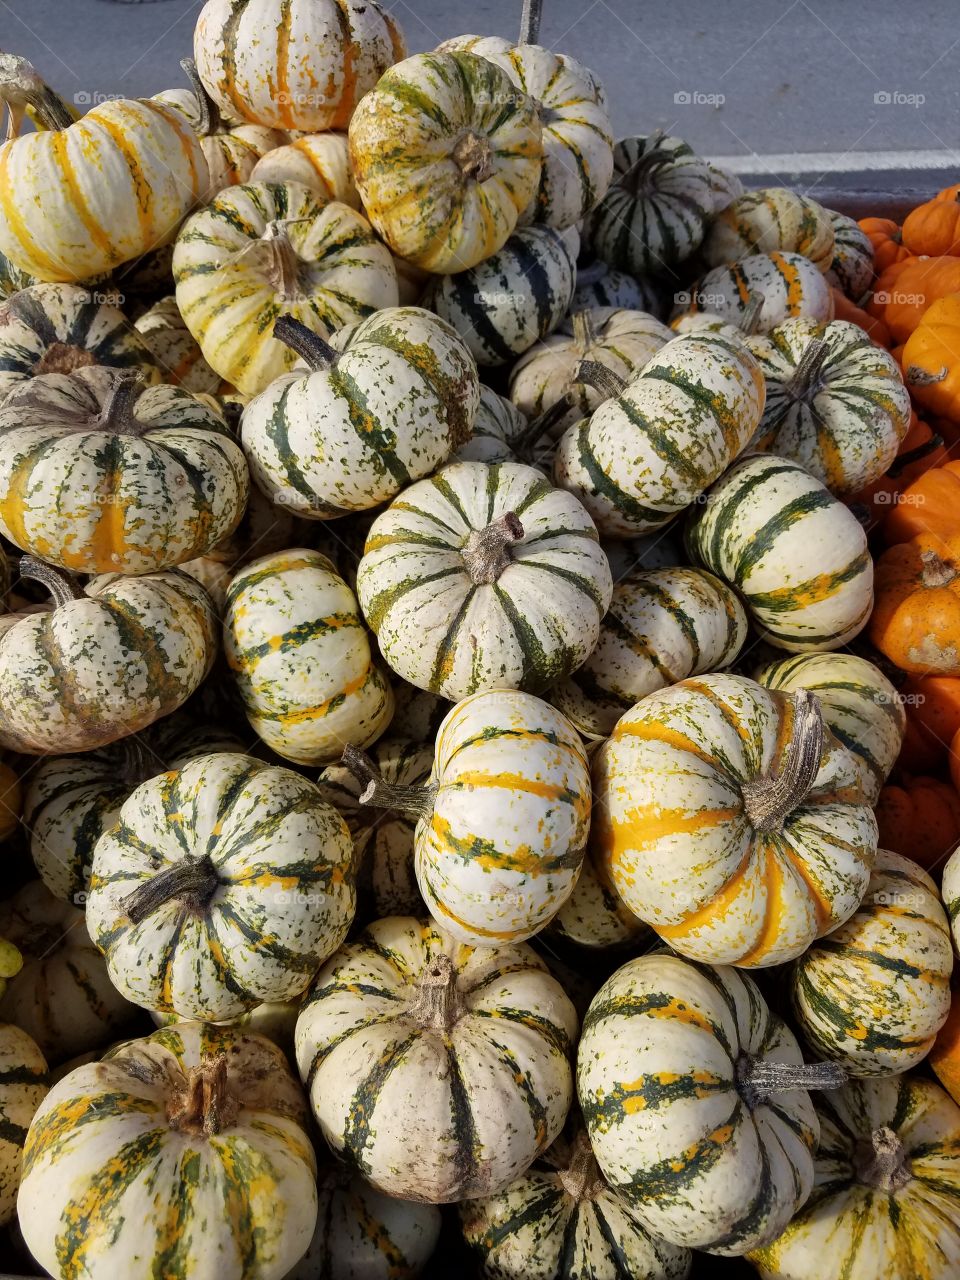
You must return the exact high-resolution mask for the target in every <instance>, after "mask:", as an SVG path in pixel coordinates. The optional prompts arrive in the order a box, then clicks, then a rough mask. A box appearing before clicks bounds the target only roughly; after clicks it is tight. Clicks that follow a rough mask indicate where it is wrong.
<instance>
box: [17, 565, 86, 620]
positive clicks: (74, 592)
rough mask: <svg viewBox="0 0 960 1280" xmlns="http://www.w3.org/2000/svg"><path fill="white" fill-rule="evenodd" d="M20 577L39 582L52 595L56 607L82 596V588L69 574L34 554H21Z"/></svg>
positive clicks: (80, 598) (79, 598)
mask: <svg viewBox="0 0 960 1280" xmlns="http://www.w3.org/2000/svg"><path fill="white" fill-rule="evenodd" d="M18 568H19V570H20V577H21V578H29V579H30V580H31V581H33V582H39V583H40V585H41V586H43V587H46V589H47V590H48V591H49V592H50V594H51V596H52V597H53V606H54V608H55V609H58V608H59V607H60V606H61V605H64V604H70V603H71V602H72V601H74V600H82V599H83V598H84V592H83V588H82V587H81V586H80V584H79V583H78V582H77V581H76V580H75V579H74V578H71V577H70V575H69V574H66V573H61V572H60V570H59V569H54V568H53V566H52V565H49V564H45V563H44V562H43V561H42V560H38V559H37V558H36V556H21V558H20V564H19V566H18Z"/></svg>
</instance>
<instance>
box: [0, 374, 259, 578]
mask: <svg viewBox="0 0 960 1280" xmlns="http://www.w3.org/2000/svg"><path fill="white" fill-rule="evenodd" d="M249 486H250V480H249V474H248V472H247V466H246V463H245V461H244V457H243V451H242V450H241V449H240V447H239V445H238V444H237V443H236V441H234V440H233V439H232V438H231V436H230V433H229V432H228V431H227V429H226V427H225V425H224V423H223V419H222V418H221V417H220V415H219V414H218V413H216V412H214V411H213V410H212V409H209V408H207V407H206V405H204V404H202V403H201V402H200V401H198V400H196V399H195V398H194V397H193V396H192V395H190V393H189V392H188V391H184V390H182V389H181V388H178V387H168V386H158V387H147V388H142V387H141V386H140V385H139V383H138V381H137V379H136V378H135V377H134V376H133V375H131V374H129V373H127V372H126V371H123V372H117V371H116V370H113V369H105V368H101V367H99V366H90V367H88V368H81V369H78V370H77V371H76V372H75V373H47V374H41V375H39V376H37V377H34V378H31V379H29V380H28V381H26V382H23V383H20V384H19V385H17V386H16V387H14V388H13V390H11V391H10V392H8V394H7V397H6V399H5V400H4V401H3V402H2V404H0V493H2V495H3V496H2V498H0V532H2V533H3V534H4V535H5V536H6V537H7V538H9V539H10V541H11V542H13V543H15V544H16V546H18V547H20V549H21V550H22V551H26V552H29V553H31V554H33V555H36V556H39V557H41V558H42V559H43V560H45V561H46V562H48V563H50V564H55V565H59V566H60V567H61V568H64V569H69V570H71V571H74V572H79V573H110V572H120V573H125V574H131V573H134V574H142V573H153V572H157V571H159V570H162V569H168V568H171V567H172V566H173V565H176V564H179V563H181V562H182V561H184V560H191V559H193V558H194V557H195V556H199V555H204V554H206V552H208V551H210V550H211V549H212V548H213V547H214V546H215V545H216V544H217V543H218V542H219V541H220V540H221V539H222V538H225V537H228V536H229V535H230V534H231V533H232V532H233V531H234V529H235V528H236V526H237V524H238V523H239V521H240V517H241V516H242V514H243V510H244V507H245V506H246V502H247V492H248V490H249Z"/></svg>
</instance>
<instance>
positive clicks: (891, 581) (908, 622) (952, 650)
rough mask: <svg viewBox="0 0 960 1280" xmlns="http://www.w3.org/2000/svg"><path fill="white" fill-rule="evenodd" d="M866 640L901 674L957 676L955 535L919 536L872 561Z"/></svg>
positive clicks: (958, 553)
mask: <svg viewBox="0 0 960 1280" xmlns="http://www.w3.org/2000/svg"><path fill="white" fill-rule="evenodd" d="M874 592H875V603H874V608H873V614H872V616H871V618H870V640H871V642H872V643H873V644H874V646H875V647H876V648H877V649H879V650H880V652H881V653H882V654H884V655H885V656H886V657H887V658H889V659H890V661H891V662H893V663H894V664H895V665H896V666H898V667H899V668H900V670H901V671H906V672H910V673H912V674H914V675H928V674H940V675H960V533H958V534H957V535H954V536H951V537H949V538H938V537H931V536H930V535H927V534H924V535H923V536H921V537H918V538H914V539H912V540H911V541H910V542H901V543H898V544H897V545H896V546H893V547H888V548H887V550H886V551H884V553H883V555H881V556H880V558H879V559H878V560H877V562H876V566H875V571H874Z"/></svg>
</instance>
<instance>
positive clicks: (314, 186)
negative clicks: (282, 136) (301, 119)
mask: <svg viewBox="0 0 960 1280" xmlns="http://www.w3.org/2000/svg"><path fill="white" fill-rule="evenodd" d="M250 180H251V181H252V182H299V183H302V185H303V186H305V187H310V189H311V190H313V191H316V193H317V194H318V195H319V196H322V197H323V199H325V200H340V201H342V202H343V203H344V204H348V205H349V206H350V208H351V209H359V208H360V196H359V194H358V192H357V188H356V185H355V184H354V181H353V171H352V169H351V168H350V152H349V150H348V147H347V135H346V134H345V133H305V134H302V135H301V136H300V137H299V138H295V139H290V138H288V140H287V141H286V142H285V143H283V144H281V145H280V146H277V147H274V148H272V149H271V150H270V151H267V152H266V153H265V154H263V155H262V156H261V157H260V159H259V160H258V161H257V163H256V165H255V166H254V170H253V173H252V174H251V175H250Z"/></svg>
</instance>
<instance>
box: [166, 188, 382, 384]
mask: <svg viewBox="0 0 960 1280" xmlns="http://www.w3.org/2000/svg"><path fill="white" fill-rule="evenodd" d="M173 275H174V279H175V280H176V282H177V305H178V307H179V308H180V312H181V314H182V316H183V319H184V322H185V324H186V326H187V328H188V329H189V330H190V332H191V333H192V334H193V336H194V338H196V340H197V342H198V343H199V346H200V349H201V351H202V352H203V355H204V359H205V360H206V361H207V363H208V364H209V365H210V367H211V368H212V369H215V370H216V372H217V373H218V374H219V375H220V376H221V377H222V378H224V379H226V381H227V382H230V383H232V384H233V385H234V386H235V387H237V388H238V389H239V390H240V391H242V392H243V393H244V394H245V395H255V394H256V393H257V392H258V391H262V390H263V389H264V388H265V387H266V386H267V385H268V384H269V383H270V382H272V381H273V379H274V378H277V377H279V375H280V374H281V373H285V372H286V371H287V370H289V369H292V368H293V366H294V364H295V363H296V356H295V355H294V353H293V352H292V351H291V350H290V349H289V348H288V347H286V346H284V344H283V343H282V342H279V341H278V340H277V339H276V338H274V337H273V322H274V321H275V320H276V319H277V317H278V316H281V315H289V316H293V317H294V319H297V320H300V321H302V323H304V324H305V325H306V326H307V327H308V328H310V329H313V330H314V331H315V332H318V333H321V334H329V333H330V332H332V330H334V329H339V328H341V327H342V326H343V325H348V324H352V323H354V322H355V321H357V320H360V319H362V318H363V317H364V316H368V315H371V314H372V313H373V312H374V311H377V310H379V309H380V308H381V307H393V306H396V304H397V297H398V295H397V274H396V271H395V270H394V267H393V260H392V258H391V256H390V253H389V252H388V250H387V248H386V246H385V245H383V244H381V243H380V241H379V240H378V239H377V237H376V236H375V235H374V234H373V231H372V229H371V228H370V224H369V223H368V222H367V221H366V219H365V218H364V217H362V216H361V214H359V213H357V212H356V210H354V209H351V208H349V207H348V206H347V205H345V204H340V203H338V202H336V201H333V202H330V203H327V202H325V201H324V200H323V199H322V198H321V197H320V196H319V195H318V194H317V193H316V192H315V191H311V190H309V189H308V188H307V187H304V186H301V185H300V184H299V183H296V182H286V183H271V182H252V183H248V184H247V185H245V186H240V187H228V188H226V189H225V190H224V191H221V192H220V194H219V195H218V196H217V197H216V198H215V199H214V200H213V201H212V202H211V203H210V204H209V205H208V206H207V207H206V208H205V209H201V210H200V211H199V212H198V213H195V214H194V215H193V216H192V217H191V218H189V219H188V220H187V222H186V223H185V225H184V227H183V229H182V230H181V232H180V235H179V236H178V238H177V244H176V248H175V250H174V254H173Z"/></svg>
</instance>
